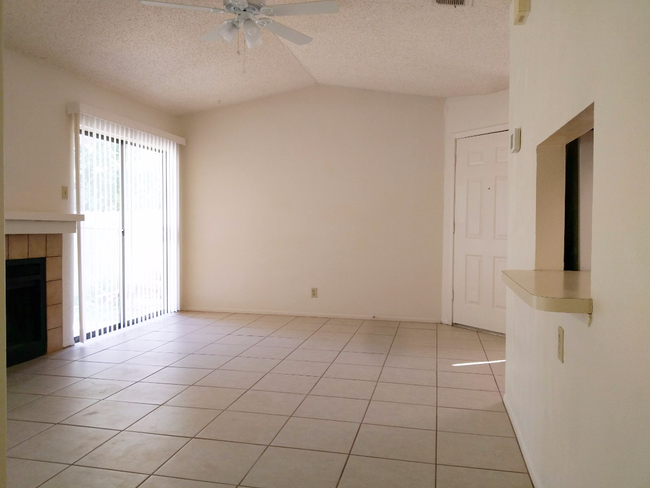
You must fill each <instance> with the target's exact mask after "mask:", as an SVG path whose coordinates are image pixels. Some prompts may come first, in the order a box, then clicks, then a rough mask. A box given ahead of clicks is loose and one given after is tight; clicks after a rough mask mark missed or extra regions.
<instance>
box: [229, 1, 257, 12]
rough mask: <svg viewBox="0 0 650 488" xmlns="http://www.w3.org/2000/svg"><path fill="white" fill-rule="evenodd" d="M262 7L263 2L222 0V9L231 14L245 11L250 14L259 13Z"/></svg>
mask: <svg viewBox="0 0 650 488" xmlns="http://www.w3.org/2000/svg"><path fill="white" fill-rule="evenodd" d="M263 7H264V2H257V3H249V2H242V1H240V0H225V2H223V8H224V10H226V12H229V13H231V14H244V13H247V14H252V15H259V13H260V12H261V10H262V8H263Z"/></svg>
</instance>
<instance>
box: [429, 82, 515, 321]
mask: <svg viewBox="0 0 650 488" xmlns="http://www.w3.org/2000/svg"><path fill="white" fill-rule="evenodd" d="M508 96H509V94H508V90H503V91H499V92H496V93H490V94H487V95H474V96H467V97H451V98H447V99H445V169H444V173H445V174H444V217H443V227H442V236H443V251H442V278H441V279H442V283H441V287H442V290H441V293H442V302H441V320H442V323H443V324H451V322H452V300H451V292H452V285H453V269H454V268H453V251H454V249H453V248H454V235H453V225H454V205H455V201H454V195H455V165H456V136H458V135H459V134H463V133H467V132H468V131H472V132H473V133H475V134H479V133H480V132H481V130H483V129H487V130H486V132H488V131H490V130H492V129H493V128H494V127H497V126H498V127H503V126H507V125H508V103H509V102H508Z"/></svg>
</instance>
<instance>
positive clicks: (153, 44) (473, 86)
mask: <svg viewBox="0 0 650 488" xmlns="http://www.w3.org/2000/svg"><path fill="white" fill-rule="evenodd" d="M176 1H179V0H176ZM296 1H298V0H268V1H267V4H269V5H272V4H280V3H295V2H296ZM3 3H4V6H3V10H4V17H5V19H4V28H5V39H4V40H5V44H6V46H7V47H9V48H11V49H14V50H16V51H18V52H21V53H23V54H26V55H28V56H35V57H38V58H41V59H45V60H47V61H49V62H50V63H52V64H54V65H56V66H60V67H62V68H64V69H66V70H69V71H72V72H74V73H77V74H79V75H81V76H83V77H84V78H87V79H90V80H92V81H94V82H96V83H98V84H100V85H102V86H106V87H108V88H111V89H114V90H116V91H119V92H122V93H127V94H128V95H129V96H131V97H133V98H136V99H138V100H142V101H144V102H147V103H149V104H152V105H155V106H158V107H160V108H163V109H164V110H167V111H169V112H171V113H174V114H185V113H190V112H196V111H201V110H207V109H211V108H214V107H216V106H218V105H219V104H232V103H237V102H241V101H245V100H251V99H255V98H260V97H264V96H268V95H272V94H276V93H281V92H286V91H290V90H294V89H297V88H302V87H306V86H309V85H312V84H314V83H322V84H329V85H339V86H348V87H358V88H368V89H376V90H387V91H392V92H399V93H410V94H418V95H431V96H440V97H447V96H454V95H473V94H481V93H489V92H493V91H497V90H501V89H505V88H507V86H508V3H509V2H508V0H474V6H473V7H471V8H454V7H448V6H439V5H436V4H435V2H434V1H433V0H338V3H339V5H340V6H341V11H340V13H338V14H334V15H317V16H311V17H284V18H282V19H278V20H280V21H281V22H282V23H284V24H286V25H288V26H290V27H293V28H294V29H297V30H299V31H301V32H303V33H305V34H307V35H309V36H311V37H313V38H314V40H313V41H312V42H311V43H310V44H307V45H305V46H295V45H293V44H290V43H288V42H286V41H283V40H280V39H279V38H277V37H275V36H274V35H273V34H271V33H269V32H264V33H263V38H264V44H263V45H262V46H261V47H259V48H256V49H253V50H248V49H247V48H246V47H245V43H244V42H243V39H239V43H240V48H239V51H240V54H239V55H238V54H237V51H238V45H237V44H238V40H237V39H236V40H235V41H234V42H233V44H232V45H228V44H226V43H225V42H222V41H216V42H212V43H206V42H203V41H201V40H200V38H201V36H203V35H204V34H205V33H206V32H208V31H209V30H210V29H212V28H213V27H214V26H216V25H217V24H219V23H220V22H222V21H223V20H225V19H227V18H229V17H230V16H226V15H223V14H213V13H206V12H201V11H192V10H177V9H167V8H157V7H148V6H144V5H141V4H140V3H139V2H138V1H137V0H47V1H43V0H4V1H3ZM179 3H190V4H195V5H203V6H222V2H221V1H220V0H213V1H210V0H180V1H179ZM240 37H241V33H240Z"/></svg>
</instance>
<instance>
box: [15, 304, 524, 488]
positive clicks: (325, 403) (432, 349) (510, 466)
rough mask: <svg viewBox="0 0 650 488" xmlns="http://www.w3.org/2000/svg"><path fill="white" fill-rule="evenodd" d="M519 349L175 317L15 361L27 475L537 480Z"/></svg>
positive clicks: (20, 454)
mask: <svg viewBox="0 0 650 488" xmlns="http://www.w3.org/2000/svg"><path fill="white" fill-rule="evenodd" d="M504 358H505V344H504V340H503V339H502V338H499V337H495V336H490V335H486V334H478V333H476V332H473V331H468V330H463V329H459V328H454V327H449V326H443V325H436V324H421V323H406V322H401V323H399V322H386V321H363V320H348V319H325V318H309V317H284V316H271V315H266V316H261V315H252V314H232V315H230V314H225V313H223V314H218V313H210V314H207V313H179V314H173V315H170V316H165V317H164V318H161V319H157V320H155V321H151V322H148V323H146V324H144V325H141V326H140V327H138V328H133V329H129V330H127V331H120V332H116V333H114V334H112V335H109V336H107V337H105V338H103V339H98V340H96V341H92V342H88V343H87V344H86V345H77V346H74V347H72V348H68V349H65V350H63V351H60V352H58V353H55V354H51V355H49V356H46V357H44V358H39V359H36V360H34V361H31V362H29V363H24V364H21V365H18V366H15V367H13V368H10V369H9V371H8V392H9V393H8V397H9V398H8V400H9V413H8V419H9V420H8V422H9V432H8V448H9V452H8V456H9V459H8V477H9V487H10V488H32V487H39V486H42V487H47V488H53V487H65V488H74V487H83V488H93V487H98V488H109V487H121V488H131V487H138V486H139V487H144V488H225V487H242V488H243V487H246V488H312V487H313V488H321V487H322V488H330V487H331V488H336V487H340V488H364V487H368V488H389V487H390V488H392V487H395V488H425V487H426V488H433V487H438V488H532V484H531V481H530V478H529V476H528V473H527V470H526V465H525V464H524V460H523V458H522V456H521V452H520V450H519V445H518V443H517V440H516V438H515V434H514V432H513V429H512V426H511V424H510V420H509V418H508V415H507V413H506V411H505V408H504V406H503V401H502V393H503V385H504V381H503V377H504V376H503V375H504V374H505V363H503V362H491V363H490V362H488V361H500V360H502V359H504ZM468 363H478V364H468Z"/></svg>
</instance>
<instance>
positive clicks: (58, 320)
mask: <svg viewBox="0 0 650 488" xmlns="http://www.w3.org/2000/svg"><path fill="white" fill-rule="evenodd" d="M62 241H63V239H62V235H61V234H14V235H7V236H5V252H6V254H5V259H6V260H7V261H10V260H14V259H27V258H46V264H45V279H46V281H47V285H46V286H47V293H46V297H47V298H46V300H47V352H48V353H51V352H55V351H59V350H60V349H63V287H62V284H63V282H62V266H61V265H62V260H61V259H62V255H63V249H62V248H63V246H62Z"/></svg>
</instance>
